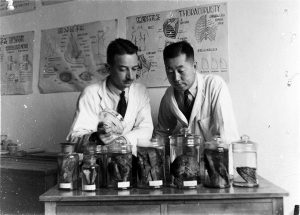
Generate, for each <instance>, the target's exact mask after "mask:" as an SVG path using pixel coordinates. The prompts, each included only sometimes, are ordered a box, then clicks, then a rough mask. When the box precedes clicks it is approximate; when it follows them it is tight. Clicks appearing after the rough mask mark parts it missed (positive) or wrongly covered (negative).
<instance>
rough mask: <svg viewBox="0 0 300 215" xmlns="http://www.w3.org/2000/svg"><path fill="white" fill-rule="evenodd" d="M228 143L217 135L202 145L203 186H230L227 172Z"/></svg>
mask: <svg viewBox="0 0 300 215" xmlns="http://www.w3.org/2000/svg"><path fill="white" fill-rule="evenodd" d="M228 148H229V145H228V144H226V143H224V142H223V141H222V139H221V138H220V137H218V136H216V137H214V138H213V140H212V141H208V142H206V143H205V146H204V163H205V179H204V186H206V187H213V188H227V187H230V177H229V172H228V165H229V164H228V162H229V161H228V158H229V153H228Z"/></svg>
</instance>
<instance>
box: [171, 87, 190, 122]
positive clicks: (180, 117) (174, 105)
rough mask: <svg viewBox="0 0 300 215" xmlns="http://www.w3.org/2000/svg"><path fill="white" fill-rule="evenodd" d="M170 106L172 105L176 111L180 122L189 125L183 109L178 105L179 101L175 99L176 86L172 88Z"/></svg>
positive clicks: (173, 110) (172, 109) (172, 108)
mask: <svg viewBox="0 0 300 215" xmlns="http://www.w3.org/2000/svg"><path fill="white" fill-rule="evenodd" d="M170 94H171V95H170V107H171V111H172V112H173V113H174V115H175V116H176V118H177V119H178V120H179V121H180V123H181V124H182V125H183V126H185V127H187V126H188V121H187V119H186V118H185V116H184V114H183V113H182V112H181V110H180V109H179V107H178V104H177V101H176V99H175V95H174V88H173V87H172V88H171V90H170Z"/></svg>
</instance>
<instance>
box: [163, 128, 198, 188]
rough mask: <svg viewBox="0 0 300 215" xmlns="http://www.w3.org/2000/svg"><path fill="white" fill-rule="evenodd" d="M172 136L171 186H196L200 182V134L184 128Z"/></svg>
mask: <svg viewBox="0 0 300 215" xmlns="http://www.w3.org/2000/svg"><path fill="white" fill-rule="evenodd" d="M169 138H170V173H171V186H176V187H178V188H196V187H197V186H198V185H199V184H200V182H201V178H200V142H201V138H200V136H198V135H193V134H190V133H188V129H186V128H184V129H182V130H181V133H180V134H177V135H172V136H170V137H169Z"/></svg>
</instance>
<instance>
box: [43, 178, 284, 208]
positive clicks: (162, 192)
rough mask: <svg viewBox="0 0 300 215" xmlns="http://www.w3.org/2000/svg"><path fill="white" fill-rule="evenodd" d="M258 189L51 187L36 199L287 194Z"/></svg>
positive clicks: (277, 189) (266, 185)
mask: <svg viewBox="0 0 300 215" xmlns="http://www.w3.org/2000/svg"><path fill="white" fill-rule="evenodd" d="M259 183H260V184H259V187H257V188H238V187H230V188H226V189H214V188H206V187H203V186H199V187H198V188H197V189H190V190H187V189H177V188H170V187H165V188H162V189H158V190H153V189H137V188H132V189H129V190H114V189H104V188H103V189H100V190H97V191H96V192H83V191H80V190H75V191H61V190H58V189H57V187H56V186H55V187H52V188H51V189H50V190H48V191H47V192H46V193H44V194H43V195H41V196H40V201H57V202H59V201H66V202H67V201H102V202H105V201H122V200H126V201H136V200H139V201H141V200H146V201H164V200H168V201H171V200H179V199H180V200H187V199H188V200H203V199H228V198H230V199H241V198H270V197H283V196H287V195H288V193H287V192H286V191H285V190H283V189H282V188H280V187H278V186H276V185H274V184H272V183H271V182H269V181H267V180H266V179H264V178H262V177H259Z"/></svg>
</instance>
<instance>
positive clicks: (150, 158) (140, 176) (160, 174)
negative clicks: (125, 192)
mask: <svg viewBox="0 0 300 215" xmlns="http://www.w3.org/2000/svg"><path fill="white" fill-rule="evenodd" d="M164 167H165V147H164V145H163V143H162V142H160V141H159V140H158V139H152V140H148V139H138V143H137V186H138V187H139V188H161V187H162V186H163V185H164V183H165V171H164Z"/></svg>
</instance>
